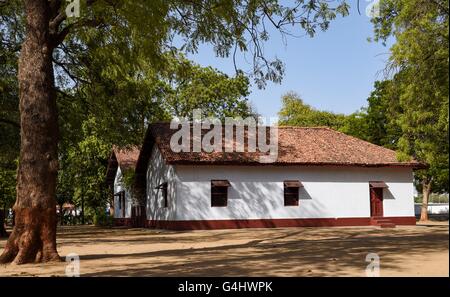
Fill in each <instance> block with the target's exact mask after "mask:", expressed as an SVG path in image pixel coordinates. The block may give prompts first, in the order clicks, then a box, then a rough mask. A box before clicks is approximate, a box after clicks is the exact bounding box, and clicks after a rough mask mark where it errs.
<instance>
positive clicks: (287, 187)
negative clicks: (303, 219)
mask: <svg viewBox="0 0 450 297" xmlns="http://www.w3.org/2000/svg"><path fill="white" fill-rule="evenodd" d="M300 187H302V184H301V182H300V181H298V180H287V181H285V182H284V206H298V198H299V189H300Z"/></svg>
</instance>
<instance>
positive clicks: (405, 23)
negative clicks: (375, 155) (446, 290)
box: [373, 0, 449, 221]
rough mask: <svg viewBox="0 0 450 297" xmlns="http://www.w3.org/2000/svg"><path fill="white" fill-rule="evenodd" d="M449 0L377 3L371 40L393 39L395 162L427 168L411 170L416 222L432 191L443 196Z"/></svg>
mask: <svg viewBox="0 0 450 297" xmlns="http://www.w3.org/2000/svg"><path fill="white" fill-rule="evenodd" d="M448 5H449V3H448V0H433V1H428V0H382V1H381V3H380V7H381V13H380V16H379V17H376V18H374V19H373V23H374V26H375V40H377V41H378V40H381V41H383V42H384V41H386V39H387V38H388V37H389V36H394V37H395V40H396V42H395V44H394V45H393V46H392V48H391V56H390V60H389V64H388V67H387V69H388V70H389V71H390V72H394V73H396V77H395V79H394V80H393V83H394V84H395V88H396V89H397V91H398V94H399V99H398V110H399V112H398V114H397V116H396V118H395V120H396V124H397V125H398V126H399V127H400V130H401V136H400V138H399V140H398V149H399V158H400V159H405V158H408V157H407V156H413V157H414V158H415V159H417V160H419V161H421V162H424V163H427V164H428V165H429V167H428V169H424V170H418V171H416V174H415V176H416V178H417V179H418V180H419V181H420V184H421V188H422V191H423V203H422V211H421V217H420V220H421V221H424V220H427V219H428V212H427V209H428V198H429V195H430V193H431V192H432V191H436V192H439V191H448V164H449V159H448V153H449V139H448V122H449V120H448V108H449V105H448V102H449V93H448V87H449V73H448V69H449V65H448V63H449V56H448V53H449V48H448V42H449V40H448V30H449V23H448V16H449V12H448Z"/></svg>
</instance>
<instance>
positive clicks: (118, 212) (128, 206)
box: [114, 167, 132, 218]
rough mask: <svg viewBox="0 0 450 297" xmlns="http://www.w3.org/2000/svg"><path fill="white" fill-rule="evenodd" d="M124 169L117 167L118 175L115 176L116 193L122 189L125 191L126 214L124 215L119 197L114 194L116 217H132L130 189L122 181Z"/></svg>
mask: <svg viewBox="0 0 450 297" xmlns="http://www.w3.org/2000/svg"><path fill="white" fill-rule="evenodd" d="M122 176H123V175H122V171H121V170H120V167H118V168H117V172H116V177H115V178H114V194H117V193H119V192H120V191H122V190H123V191H125V216H123V215H122V209H121V208H120V207H121V206H120V204H119V197H118V196H114V218H130V217H131V206H132V200H131V195H130V193H129V191H128V190H127V189H126V188H125V185H124V184H123V181H122Z"/></svg>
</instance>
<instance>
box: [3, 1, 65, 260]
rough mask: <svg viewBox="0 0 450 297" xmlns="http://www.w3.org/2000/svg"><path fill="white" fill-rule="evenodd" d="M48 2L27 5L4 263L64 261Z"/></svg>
mask: <svg viewBox="0 0 450 297" xmlns="http://www.w3.org/2000/svg"><path fill="white" fill-rule="evenodd" d="M49 3H50V2H49V1H47V0H25V1H24V7H25V12H26V16H27V17H26V25H27V26H26V29H27V31H26V38H25V41H24V42H23V44H22V48H21V51H20V58H19V74H18V80H19V97H20V105H19V109H20V126H21V130H20V131H21V133H20V134H21V147H20V157H19V168H18V173H17V198H16V203H15V204H14V207H13V209H14V211H15V227H14V229H13V231H12V233H11V235H10V237H9V239H8V242H7V243H6V246H5V249H4V251H3V254H2V255H1V256H0V263H9V262H13V263H15V264H24V263H32V262H48V261H55V260H60V258H59V255H58V252H57V250H56V221H57V217H56V197H55V192H56V177H57V169H58V155H57V146H58V133H59V130H58V120H57V106H56V92H55V88H54V74H53V64H52V52H53V46H54V45H53V44H52V38H51V35H50V32H49V21H50V17H51V16H50V12H51V10H50V8H49Z"/></svg>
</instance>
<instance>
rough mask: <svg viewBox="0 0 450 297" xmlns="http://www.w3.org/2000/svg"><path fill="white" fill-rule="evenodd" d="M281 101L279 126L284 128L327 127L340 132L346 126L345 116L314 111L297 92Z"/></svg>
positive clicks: (291, 93) (284, 96)
mask: <svg viewBox="0 0 450 297" xmlns="http://www.w3.org/2000/svg"><path fill="white" fill-rule="evenodd" d="M281 100H282V108H281V110H280V112H279V113H278V115H279V117H280V120H279V124H280V125H282V126H284V125H291V126H301V127H317V126H327V127H330V128H333V129H336V130H339V129H340V128H341V127H342V126H343V124H344V120H345V115H343V114H335V113H332V112H328V111H320V110H317V109H314V108H313V107H311V106H309V105H307V104H305V103H304V102H303V100H302V99H301V98H300V96H299V95H298V94H297V93H295V92H289V93H287V94H285V95H283V97H282V98H281Z"/></svg>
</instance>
